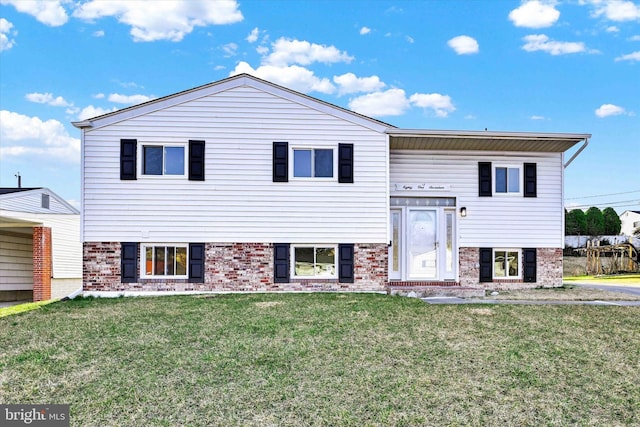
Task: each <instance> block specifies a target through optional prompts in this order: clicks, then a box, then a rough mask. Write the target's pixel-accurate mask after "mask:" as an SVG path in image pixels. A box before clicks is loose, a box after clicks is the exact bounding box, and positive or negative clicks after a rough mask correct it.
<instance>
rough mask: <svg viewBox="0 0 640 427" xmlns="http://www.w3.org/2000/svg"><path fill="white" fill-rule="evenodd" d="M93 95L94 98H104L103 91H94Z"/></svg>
mask: <svg viewBox="0 0 640 427" xmlns="http://www.w3.org/2000/svg"><path fill="white" fill-rule="evenodd" d="M93 97H94V98H95V99H103V98H104V93H96V94H95V95H93Z"/></svg>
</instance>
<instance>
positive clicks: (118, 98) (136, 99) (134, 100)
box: [108, 93, 155, 105]
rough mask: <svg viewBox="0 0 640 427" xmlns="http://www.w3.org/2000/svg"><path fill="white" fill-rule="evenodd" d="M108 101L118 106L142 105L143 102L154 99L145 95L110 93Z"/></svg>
mask: <svg viewBox="0 0 640 427" xmlns="http://www.w3.org/2000/svg"><path fill="white" fill-rule="evenodd" d="M108 99H109V101H111V102H115V103H118V104H129V105H133V104H142V103H143V102H147V101H150V100H152V99H155V98H154V97H151V96H147V95H122V94H119V93H112V94H110V95H109V98H108Z"/></svg>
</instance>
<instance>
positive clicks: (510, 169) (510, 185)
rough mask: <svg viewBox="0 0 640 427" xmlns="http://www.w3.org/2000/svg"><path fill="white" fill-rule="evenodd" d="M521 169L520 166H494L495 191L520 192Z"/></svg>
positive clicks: (501, 192) (497, 192) (505, 192)
mask: <svg viewBox="0 0 640 427" xmlns="http://www.w3.org/2000/svg"><path fill="white" fill-rule="evenodd" d="M521 170H522V169H521V168H520V166H500V165H497V166H495V168H494V172H495V193H496V194H522V185H521V184H520V182H521V180H522V178H521V177H522V174H521Z"/></svg>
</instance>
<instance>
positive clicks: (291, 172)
mask: <svg viewBox="0 0 640 427" xmlns="http://www.w3.org/2000/svg"><path fill="white" fill-rule="evenodd" d="M295 150H331V151H333V155H332V156H331V157H332V160H333V176H332V177H315V176H295V175H294V163H295V157H294V151H295ZM289 159H291V161H290V162H289V176H290V177H291V178H290V180H293V181H329V182H331V181H335V182H338V146H337V145H331V146H326V147H325V146H321V145H293V146H290V147H289ZM311 168H312V170H313V159H312V160H311Z"/></svg>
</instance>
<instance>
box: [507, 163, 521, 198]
mask: <svg viewBox="0 0 640 427" xmlns="http://www.w3.org/2000/svg"><path fill="white" fill-rule="evenodd" d="M508 181H509V193H519V192H520V169H518V168H509V180H508Z"/></svg>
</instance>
